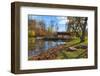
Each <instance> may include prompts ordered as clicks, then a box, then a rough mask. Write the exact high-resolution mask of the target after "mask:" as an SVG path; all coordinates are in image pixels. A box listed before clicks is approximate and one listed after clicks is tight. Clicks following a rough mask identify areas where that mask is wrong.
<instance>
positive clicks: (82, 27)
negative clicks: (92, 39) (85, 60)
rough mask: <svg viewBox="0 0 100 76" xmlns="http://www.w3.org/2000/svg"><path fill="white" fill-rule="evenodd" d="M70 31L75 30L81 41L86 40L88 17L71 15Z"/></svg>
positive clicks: (69, 20)
mask: <svg viewBox="0 0 100 76" xmlns="http://www.w3.org/2000/svg"><path fill="white" fill-rule="evenodd" d="M67 19H68V32H74V33H75V34H76V36H77V37H80V42H83V41H84V40H85V31H86V26H87V20H88V18H87V17H71V16H69V17H68V18H67Z"/></svg>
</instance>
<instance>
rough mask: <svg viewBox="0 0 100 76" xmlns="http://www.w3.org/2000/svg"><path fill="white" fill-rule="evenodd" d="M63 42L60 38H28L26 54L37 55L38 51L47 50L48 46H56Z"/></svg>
mask: <svg viewBox="0 0 100 76" xmlns="http://www.w3.org/2000/svg"><path fill="white" fill-rule="evenodd" d="M61 44H65V41H62V40H58V41H57V40H56V41H54V40H43V39H37V38H29V40H28V50H29V51H28V56H37V55H39V54H40V53H43V52H45V51H48V49H50V48H54V47H57V46H58V45H61Z"/></svg>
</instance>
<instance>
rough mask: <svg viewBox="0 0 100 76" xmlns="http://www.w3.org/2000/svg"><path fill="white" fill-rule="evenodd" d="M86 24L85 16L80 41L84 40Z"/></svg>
mask: <svg viewBox="0 0 100 76" xmlns="http://www.w3.org/2000/svg"><path fill="white" fill-rule="evenodd" d="M86 25H87V18H85V23H84V24H83V28H82V36H81V37H80V42H84V41H85V31H86Z"/></svg>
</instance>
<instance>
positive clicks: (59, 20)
mask: <svg viewBox="0 0 100 76" xmlns="http://www.w3.org/2000/svg"><path fill="white" fill-rule="evenodd" d="M28 19H29V20H36V21H41V20H42V21H43V22H45V27H46V28H48V27H50V26H51V24H53V25H54V26H53V30H56V28H57V29H58V30H56V31H57V32H65V31H66V30H67V26H66V25H67V17H64V16H47V15H28Z"/></svg>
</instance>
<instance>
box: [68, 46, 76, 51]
mask: <svg viewBox="0 0 100 76" xmlns="http://www.w3.org/2000/svg"><path fill="white" fill-rule="evenodd" d="M76 50H77V49H76V48H75V47H68V51H76Z"/></svg>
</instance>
